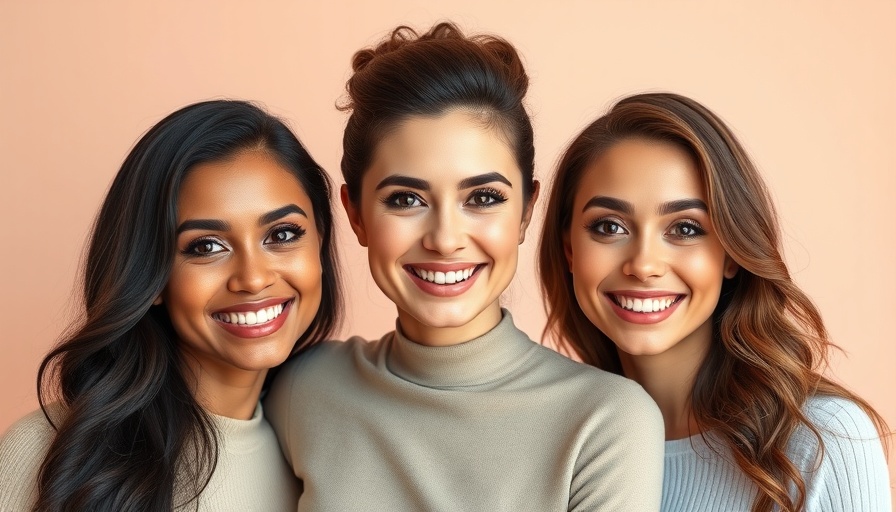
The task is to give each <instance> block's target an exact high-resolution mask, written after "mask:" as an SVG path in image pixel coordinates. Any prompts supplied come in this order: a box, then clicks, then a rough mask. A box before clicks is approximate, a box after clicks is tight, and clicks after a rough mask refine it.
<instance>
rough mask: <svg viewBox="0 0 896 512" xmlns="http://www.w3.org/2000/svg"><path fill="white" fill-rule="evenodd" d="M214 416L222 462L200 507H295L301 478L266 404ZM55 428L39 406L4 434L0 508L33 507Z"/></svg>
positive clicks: (219, 510)
mask: <svg viewBox="0 0 896 512" xmlns="http://www.w3.org/2000/svg"><path fill="white" fill-rule="evenodd" d="M55 410H56V411H58V409H55ZM51 412H52V411H51ZM54 417H55V415H54ZM212 420H213V422H214V425H215V427H216V428H217V429H218V434H219V441H220V444H219V450H218V465H217V466H216V467H215V472H214V473H212V478H211V480H210V481H209V483H208V487H206V488H205V490H204V491H203V492H202V494H201V495H200V496H199V510H200V511H209V512H225V511H234V512H236V511H258V512H276V511H282V512H286V511H290V510H293V511H294V510H295V505H296V499H297V497H298V482H297V481H296V479H295V477H294V476H293V475H292V473H291V472H290V470H289V467H288V466H287V465H286V462H285V461H284V460H283V456H282V455H281V453H280V448H279V447H278V446H277V438H276V437H275V435H274V432H273V430H271V425H270V424H269V423H268V422H267V420H266V419H265V418H264V415H263V414H262V410H261V404H259V405H258V407H257V408H256V410H255V414H253V415H252V419H249V420H235V419H233V418H225V417H223V416H215V415H212ZM55 434H56V431H55V430H53V428H52V427H51V426H50V424H49V423H47V420H46V418H45V417H44V415H43V412H41V411H40V410H37V411H35V412H33V413H31V414H29V415H28V416H25V417H24V418H22V419H21V420H19V421H18V422H17V423H16V424H14V425H13V426H12V427H10V429H9V430H8V431H7V432H6V434H4V435H3V437H2V438H0V511H3V512H18V511H22V512H24V511H26V510H31V507H32V505H33V503H34V500H35V497H36V491H37V489H36V483H37V472H38V469H39V468H40V464H41V462H43V459H44V456H45V454H46V451H47V449H48V448H49V446H50V442H51V441H52V440H53V436H54V435H55ZM195 506H196V502H195V501H194V502H191V503H189V504H188V506H187V507H186V510H196V508H195Z"/></svg>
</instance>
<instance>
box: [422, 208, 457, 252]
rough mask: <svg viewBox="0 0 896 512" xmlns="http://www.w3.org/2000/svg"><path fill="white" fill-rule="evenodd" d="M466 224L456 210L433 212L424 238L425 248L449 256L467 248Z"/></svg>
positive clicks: (447, 209) (442, 209)
mask: <svg viewBox="0 0 896 512" xmlns="http://www.w3.org/2000/svg"><path fill="white" fill-rule="evenodd" d="M466 240H467V236H466V222H465V220H464V216H463V213H462V212H458V211H457V210H456V209H455V208H441V209H438V210H435V211H434V212H433V215H432V217H431V218H430V219H429V225H428V227H427V229H426V233H425V234H424V236H423V247H424V248H426V249H427V250H430V251H435V252H437V253H439V254H441V255H443V256H448V255H449V254H453V253H454V252H456V251H458V250H460V249H463V248H464V247H465V246H466Z"/></svg>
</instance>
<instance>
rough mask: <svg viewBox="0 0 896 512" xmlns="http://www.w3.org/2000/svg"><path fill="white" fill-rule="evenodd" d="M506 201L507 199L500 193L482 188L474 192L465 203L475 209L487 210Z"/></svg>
mask: <svg viewBox="0 0 896 512" xmlns="http://www.w3.org/2000/svg"><path fill="white" fill-rule="evenodd" d="M505 201H507V197H506V196H505V195H504V194H502V193H501V192H500V191H498V190H496V189H493V188H483V189H479V190H474V191H473V193H472V194H470V197H469V198H467V202H466V203H465V204H466V205H467V206H473V207H476V208H489V207H491V206H496V205H498V204H500V203H503V202H505Z"/></svg>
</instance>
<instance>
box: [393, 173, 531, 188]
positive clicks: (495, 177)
mask: <svg viewBox="0 0 896 512" xmlns="http://www.w3.org/2000/svg"><path fill="white" fill-rule="evenodd" d="M496 181H497V182H499V183H503V184H505V185H507V186H508V187H510V188H513V184H511V183H510V180H508V179H507V178H505V177H504V176H502V175H501V174H500V173H497V172H487V173H485V174H479V175H476V176H470V177H469V178H464V179H462V180H461V181H460V183H458V184H457V189H458V190H464V189H468V188H473V187H479V186H481V185H485V184H487V183H493V182H496ZM391 186H397V187H408V188H414V189H417V190H423V191H429V189H430V187H429V182H428V181H426V180H422V179H420V178H412V177H410V176H405V175H403V174H393V175H392V176H387V177H386V178H383V181H381V182H379V184H377V186H376V190H380V189H381V188H386V187H391Z"/></svg>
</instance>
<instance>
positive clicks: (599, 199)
mask: <svg viewBox="0 0 896 512" xmlns="http://www.w3.org/2000/svg"><path fill="white" fill-rule="evenodd" d="M588 208H606V209H608V210H615V211H617V212H620V213H624V214H626V215H632V214H634V213H635V207H634V206H632V203H629V202H628V201H623V200H622V199H616V198H615V197H607V196H594V197H592V198H591V199H589V200H588V202H587V203H585V207H584V208H582V211H583V212H584V211H585V210H587V209H588Z"/></svg>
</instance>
